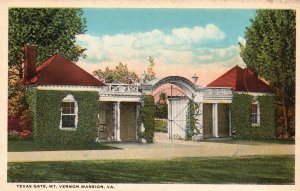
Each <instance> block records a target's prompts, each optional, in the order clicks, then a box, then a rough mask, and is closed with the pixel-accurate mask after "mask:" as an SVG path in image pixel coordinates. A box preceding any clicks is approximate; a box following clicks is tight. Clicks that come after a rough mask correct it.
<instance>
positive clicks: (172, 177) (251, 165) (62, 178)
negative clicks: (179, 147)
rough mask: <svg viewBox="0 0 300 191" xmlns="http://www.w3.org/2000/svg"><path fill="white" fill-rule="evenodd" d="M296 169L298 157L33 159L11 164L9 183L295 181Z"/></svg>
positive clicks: (246, 182) (242, 182) (228, 182)
mask: <svg viewBox="0 0 300 191" xmlns="http://www.w3.org/2000/svg"><path fill="white" fill-rule="evenodd" d="M294 170H295V159H294V156H252V157H250V156H249V157H205V158H181V159H176V160H112V161H105V160H96V161H69V162H30V163H8V182H76V183H87V182H89V183H200V184H211V183H225V184H231V183H238V184H294ZM29 172H30V173H29Z"/></svg>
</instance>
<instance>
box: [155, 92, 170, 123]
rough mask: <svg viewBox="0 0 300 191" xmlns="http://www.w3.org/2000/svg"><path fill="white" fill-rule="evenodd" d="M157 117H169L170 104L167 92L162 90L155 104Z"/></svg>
mask: <svg viewBox="0 0 300 191" xmlns="http://www.w3.org/2000/svg"><path fill="white" fill-rule="evenodd" d="M155 106H156V109H155V118H159V119H167V118H168V104H167V94H166V93H164V92H161V93H160V94H159V99H158V101H157V103H156V104H155Z"/></svg>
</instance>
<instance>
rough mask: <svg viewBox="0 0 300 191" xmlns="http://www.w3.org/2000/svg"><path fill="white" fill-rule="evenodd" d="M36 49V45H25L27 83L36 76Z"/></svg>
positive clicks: (25, 75) (25, 76)
mask: <svg viewBox="0 0 300 191" xmlns="http://www.w3.org/2000/svg"><path fill="white" fill-rule="evenodd" d="M36 49H37V46H35V45H25V47H24V56H25V58H24V78H25V80H26V81H28V80H30V79H31V78H32V77H34V76H35V63H36Z"/></svg>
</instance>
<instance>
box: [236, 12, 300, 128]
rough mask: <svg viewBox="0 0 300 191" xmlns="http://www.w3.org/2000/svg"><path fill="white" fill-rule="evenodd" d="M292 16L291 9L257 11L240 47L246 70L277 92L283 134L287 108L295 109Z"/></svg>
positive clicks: (294, 50)
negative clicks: (255, 74)
mask: <svg viewBox="0 0 300 191" xmlns="http://www.w3.org/2000/svg"><path fill="white" fill-rule="evenodd" d="M295 16H296V12H295V11H294V10H258V11H257V12H256V17H255V19H254V20H251V26H250V27H249V28H246V32H245V39H246V45H245V46H242V47H241V56H242V58H243V60H244V62H245V63H246V65H247V67H250V68H252V69H253V70H254V71H255V72H256V73H257V74H258V75H259V76H261V77H263V78H264V79H265V80H267V81H268V82H269V83H270V85H271V86H272V87H274V89H275V90H276V94H277V96H278V98H279V103H280V104H281V105H282V108H283V117H284V131H283V133H284V134H287V130H288V126H289V124H288V120H289V119H288V112H287V108H288V107H295V105H294V104H295V64H296V18H295ZM293 117H294V116H293Z"/></svg>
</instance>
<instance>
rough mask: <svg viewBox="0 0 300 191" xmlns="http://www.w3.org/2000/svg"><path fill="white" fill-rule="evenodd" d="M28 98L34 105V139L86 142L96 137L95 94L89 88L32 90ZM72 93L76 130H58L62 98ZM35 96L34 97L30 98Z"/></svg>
mask: <svg viewBox="0 0 300 191" xmlns="http://www.w3.org/2000/svg"><path fill="white" fill-rule="evenodd" d="M29 94H31V95H29V97H30V98H32V99H31V101H30V102H29V103H30V105H31V107H32V108H33V113H34V116H33V121H34V123H33V124H34V127H33V134H34V140H35V141H37V142H44V143H76V144H79V143H88V142H93V141H94V140H95V138H96V125H97V111H98V106H97V104H98V98H99V97H98V94H97V92H91V91H54V90H34V91H33V90H31V91H29ZM67 94H72V95H73V96H74V98H75V99H76V101H77V103H78V124H77V129H76V130H61V129H60V128H59V124H60V115H61V111H60V107H61V101H62V99H63V98H64V97H65V96H66V95H67ZM33 98H35V99H33Z"/></svg>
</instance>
